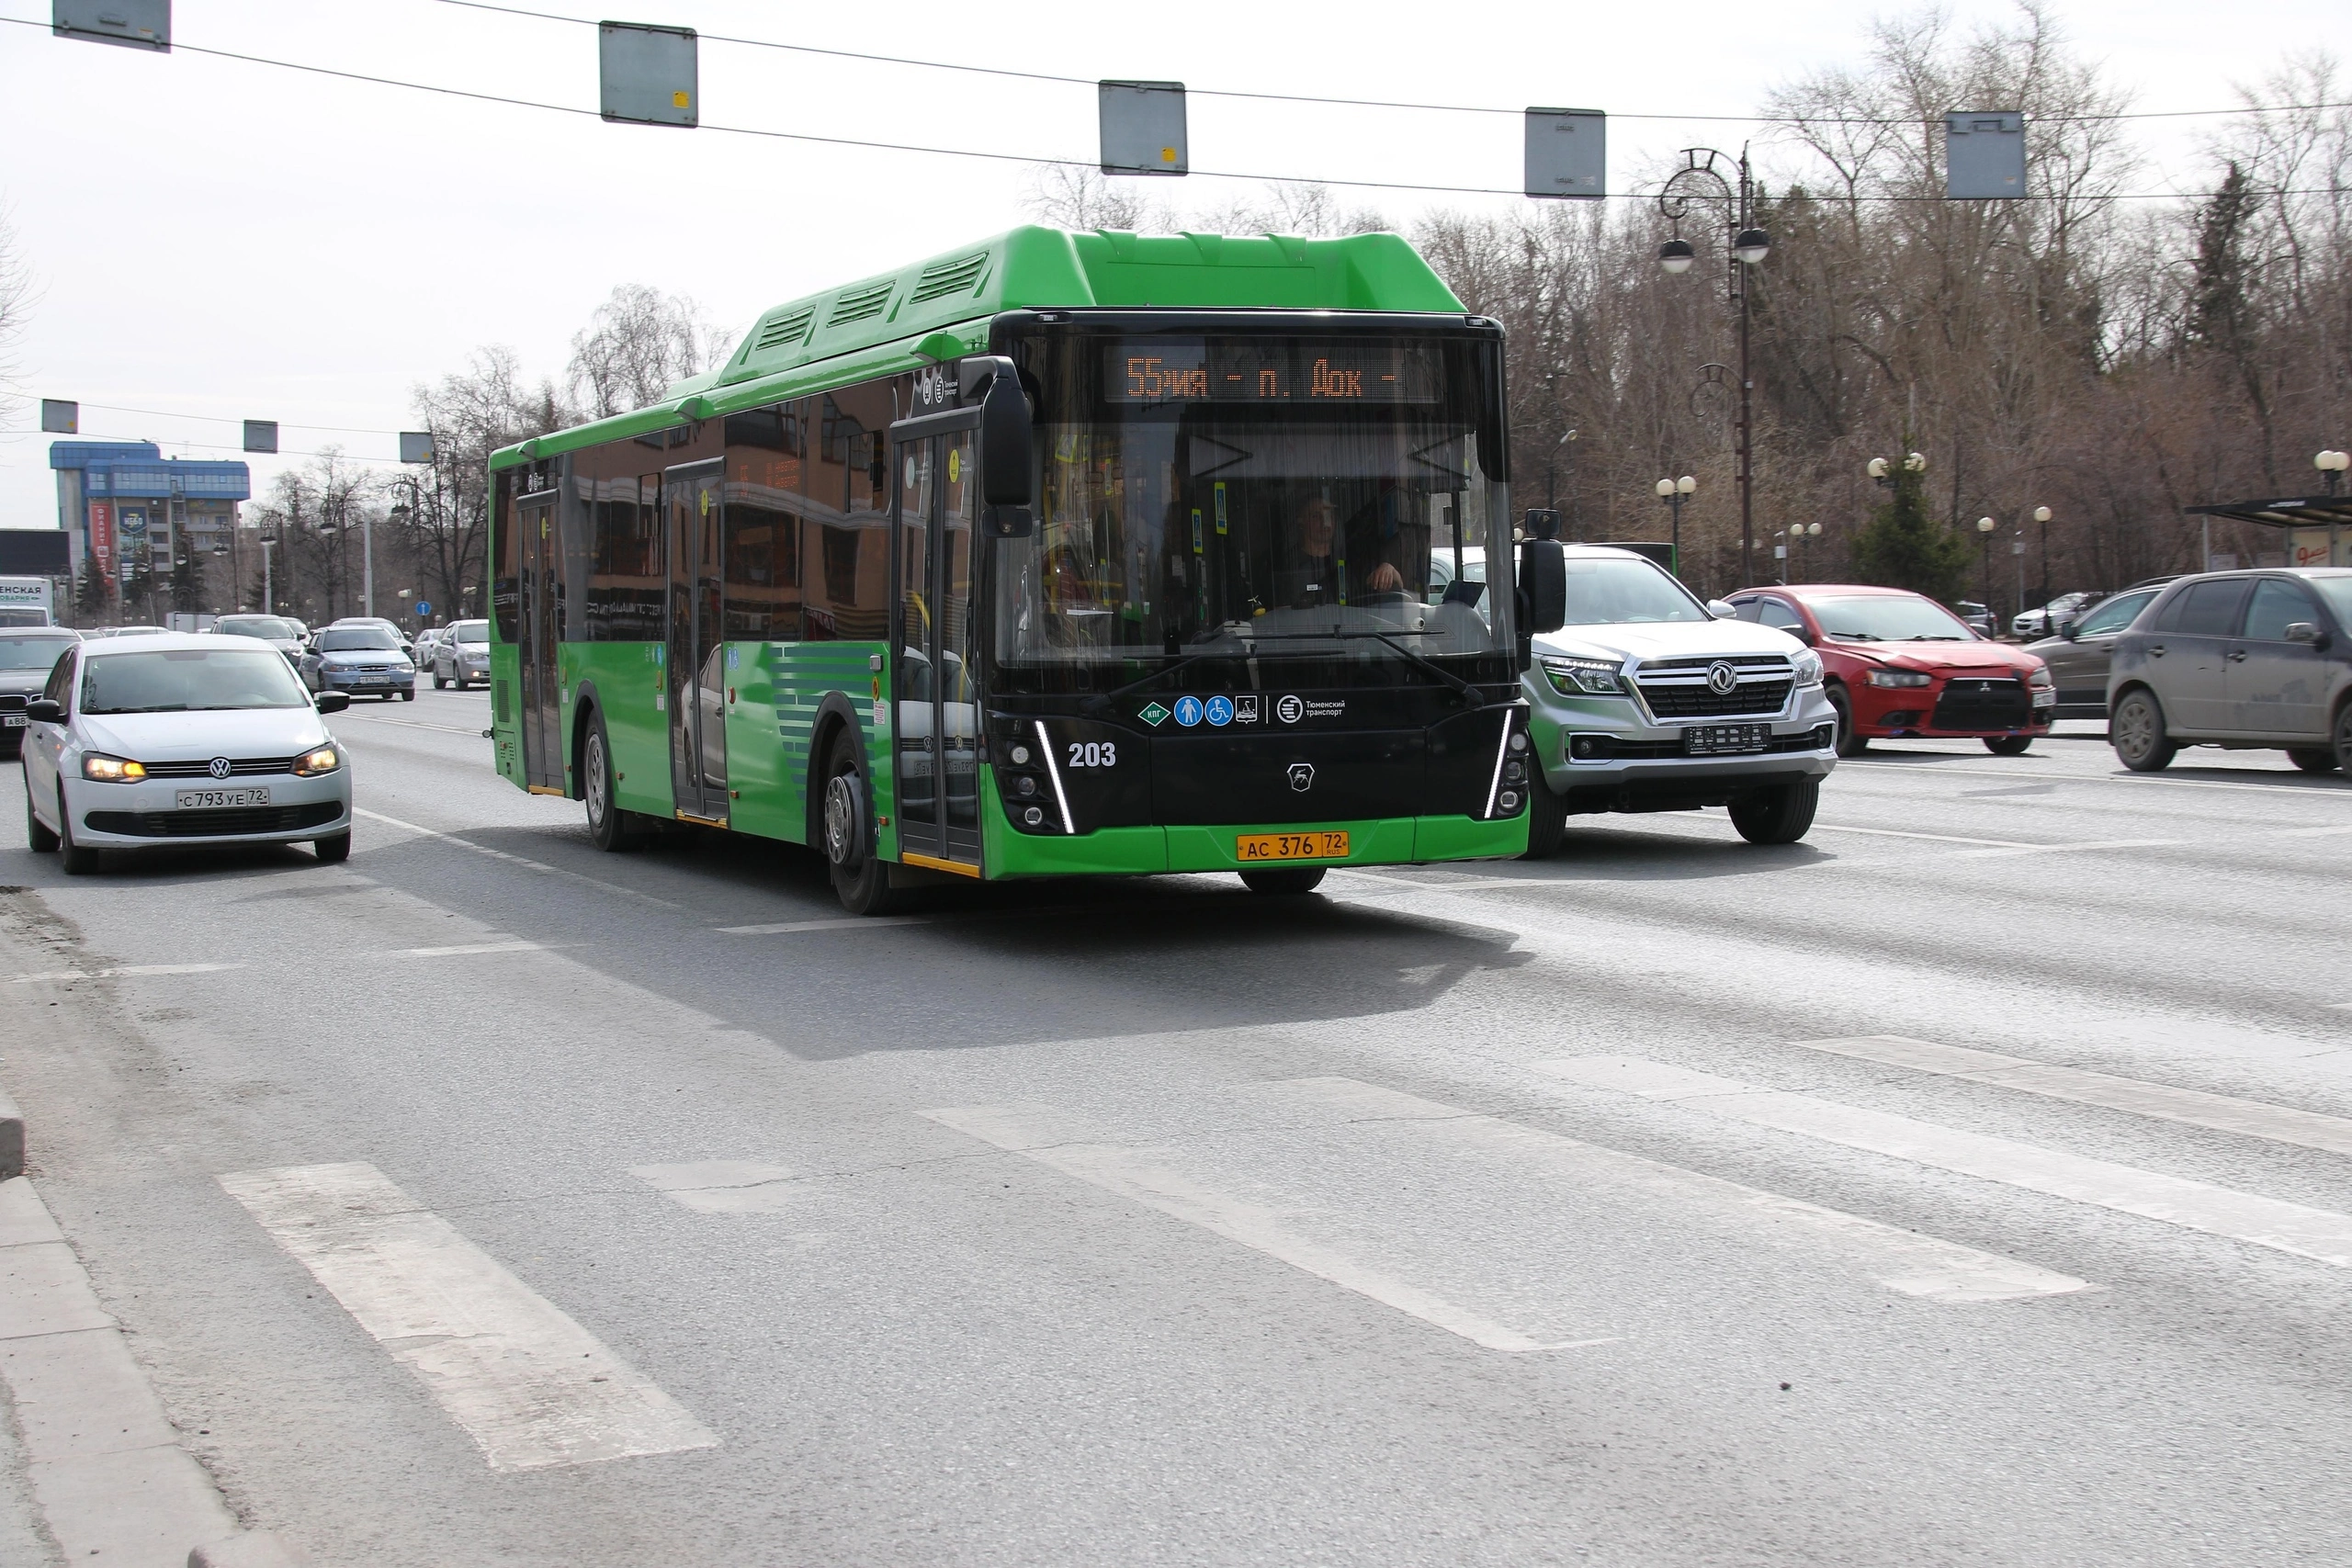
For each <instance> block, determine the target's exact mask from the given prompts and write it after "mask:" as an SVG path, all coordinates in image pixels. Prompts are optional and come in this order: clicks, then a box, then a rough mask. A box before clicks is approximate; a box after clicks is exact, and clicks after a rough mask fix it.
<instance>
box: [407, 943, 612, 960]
mask: <svg viewBox="0 0 2352 1568" xmlns="http://www.w3.org/2000/svg"><path fill="white" fill-rule="evenodd" d="M568 945H570V944H569V943H565V942H519V941H518V942H463V943H460V944H459V945H458V946H456V947H404V948H402V949H401V952H402V953H406V954H407V955H408V956H409V957H411V958H455V957H457V956H458V955H459V954H461V953H547V952H549V951H552V950H553V949H554V948H557V947H561V946H568Z"/></svg>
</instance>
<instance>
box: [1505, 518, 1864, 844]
mask: <svg viewBox="0 0 2352 1568" xmlns="http://www.w3.org/2000/svg"><path fill="white" fill-rule="evenodd" d="M1464 576H1465V577H1466V576H1467V573H1466V572H1465V573H1464ZM1567 582H1568V596H1567V622H1566V625H1565V626H1562V627H1561V628H1560V629H1559V630H1557V631H1553V632H1541V633H1538V634H1537V635H1536V637H1535V638H1534V642H1533V649H1534V654H1535V660H1534V662H1533V663H1532V665H1531V666H1530V667H1529V669H1528V671H1527V675H1526V677H1525V679H1524V681H1523V682H1522V684H1523V686H1524V688H1525V690H1526V693H1527V700H1528V704H1529V705H1530V707H1531V708H1532V713H1531V714H1530V722H1529V734H1530V736H1531V738H1532V740H1533V742H1534V755H1535V760H1536V762H1537V764H1538V766H1537V769H1536V773H1535V777H1534V780H1533V782H1532V789H1531V791H1530V798H1529V803H1528V809H1529V818H1528V833H1527V852H1528V854H1529V855H1530V856H1531V857H1533V856H1541V855H1548V854H1551V853H1553V852H1555V851H1556V850H1557V849H1558V848H1559V845H1560V835H1561V831H1562V829H1563V828H1564V827H1565V825H1566V820H1567V818H1569V817H1571V816H1574V815H1577V814H1580V813H1587V812H1602V811H1695V810H1698V809H1700V808H1701V807H1709V806H1721V807H1728V808H1729V812H1730V816H1731V823H1732V826H1733V827H1734V828H1735V829H1738V831H1739V835H1740V837H1742V838H1744V839H1746V840H1748V842H1750V843H1757V844H1787V843H1794V842H1795V841H1796V840H1799V839H1802V838H1803V837H1804V835H1805V833H1806V832H1807V831H1808V830H1810V829H1811V828H1812V826H1813V814H1814V809H1815V805H1816V803H1817V802H1818V801H1819V799H1820V795H1821V781H1822V780H1823V779H1824V778H1825V777H1826V776H1827V775H1828V773H1829V770H1830V769H1831V767H1832V766H1834V765H1835V762H1836V746H1837V728H1836V727H1837V716H1836V715H1835V714H1834V713H1833V712H1832V711H1831V710H1830V707H1829V705H1828V704H1827V703H1826V701H1825V700H1824V699H1823V695H1822V689H1821V660H1820V659H1819V657H1817V656H1816V655H1815V654H1814V653H1813V651H1812V650H1811V649H1806V648H1804V647H1801V646H1799V645H1798V644H1797V643H1795V642H1793V641H1792V640H1791V639H1790V638H1789V637H1786V636H1785V635H1783V634H1781V633H1780V632H1777V631H1771V630H1768V629H1766V628H1765V627H1763V626H1743V625H1742V624H1740V622H1739V621H1738V620H1737V619H1736V618H1733V617H1731V616H1729V615H1719V614H1718V613H1717V612H1716V608H1715V607H1713V606H1710V605H1709V604H1706V603H1705V602H1704V601H1702V600H1701V599H1699V598H1698V597H1697V596H1696V595H1694V594H1692V593H1691V591H1690V590H1689V589H1687V588H1685V587H1684V586H1683V585H1682V584H1681V583H1679V582H1678V581H1675V579H1674V577H1673V576H1672V575H1671V574H1670V573H1668V571H1667V570H1666V569H1665V568H1663V567H1661V566H1659V565H1657V563H1656V562H1655V561H1652V560H1649V559H1647V558H1644V557H1642V556H1639V555H1636V554H1634V552H1632V551H1630V550H1622V549H1612V548H1610V547H1605V546H1599V545H1571V546H1569V547H1568V548H1567Z"/></svg>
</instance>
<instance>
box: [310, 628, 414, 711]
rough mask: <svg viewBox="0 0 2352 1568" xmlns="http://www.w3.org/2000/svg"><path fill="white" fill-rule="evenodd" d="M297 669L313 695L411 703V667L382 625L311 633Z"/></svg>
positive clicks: (399, 642) (412, 669) (390, 633)
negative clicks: (347, 696) (395, 699)
mask: <svg viewBox="0 0 2352 1568" xmlns="http://www.w3.org/2000/svg"><path fill="white" fill-rule="evenodd" d="M297 668H298V669H300V671H301V673H302V683H303V684H304V685H306V686H308V687H310V688H311V690H312V691H314V692H347V693H349V694H351V695H353V696H372V697H382V698H384V699H385V700H386V701H388V702H389V701H390V699H391V698H393V697H395V696H397V697H399V698H400V699H401V701H402V702H414V701H415V700H416V666H415V664H414V663H413V662H411V660H410V659H409V656H408V654H407V652H406V650H404V649H402V648H401V639H400V637H398V636H397V635H396V634H395V633H394V632H393V630H392V628H391V627H390V626H380V625H377V624H373V623H363V624H361V625H357V626H345V625H343V624H342V623H341V622H337V623H336V624H334V626H326V627H323V628H322V629H321V630H319V631H316V632H313V633H312V634H311V640H310V641H309V642H308V643H307V644H305V645H304V648H303V651H302V657H301V659H300V660H299V661H298V664H297Z"/></svg>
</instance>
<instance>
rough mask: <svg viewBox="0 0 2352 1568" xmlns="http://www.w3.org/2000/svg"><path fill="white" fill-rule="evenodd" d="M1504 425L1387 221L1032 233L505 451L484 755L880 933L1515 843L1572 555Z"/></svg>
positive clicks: (1496, 365) (596, 826) (1465, 317)
mask: <svg viewBox="0 0 2352 1568" xmlns="http://www.w3.org/2000/svg"><path fill="white" fill-rule="evenodd" d="M1504 409H1505V404H1504V389H1503V373H1502V333H1501V329H1500V327H1499V326H1498V325H1497V324H1496V323H1495V322H1494V321H1489V320H1486V319H1484V318H1481V317H1479V316H1476V315H1474V314H1472V313H1470V312H1469V311H1467V310H1464V307H1463V305H1462V303H1461V301H1460V300H1458V299H1455V298H1454V297H1453V293H1452V292H1451V291H1450V290H1449V289H1448V288H1446V287H1445V286H1444V284H1443V283H1442V282H1441V281H1440V280H1439V279H1438V277H1437V276H1436V275H1435V274H1434V273H1432V272H1431V271H1430V268H1429V266H1428V265H1427V264H1426V263H1425V262H1424V261H1423V260H1422V259H1421V257H1420V256H1419V254H1417V253H1416V252H1415V251H1414V250H1413V249H1412V247H1411V246H1409V245H1408V244H1407V243H1405V242H1404V241H1402V240H1401V239H1398V238H1397V237H1396V236H1395V235H1391V234H1365V235H1358V236H1355V237H1352V238H1348V239H1339V240H1305V239H1298V238H1294V237H1288V236H1282V235H1261V236H1256V237H1249V238H1241V237H1232V236H1218V235H1209V234H1185V235H1152V236H1142V235H1136V234H1130V233H1125V232H1110V231H1104V232H1092V233H1071V232H1064V231H1059V230H1054V229H1046V228H1035V227H1029V228H1022V229H1017V230H1014V231H1012V232H1011V233H1008V234H1004V235H1001V236H1000V237H998V238H995V239H991V240H989V241H987V242H985V243H978V244H975V245H972V246H969V247H967V248H966V249H963V250H959V251H956V252H955V253H952V254H947V255H944V256H940V257H936V258H934V259H933V260H930V261H926V262H923V263H922V264H921V265H916V266H912V267H910V268H908V269H907V270H905V271H903V272H899V273H895V274H891V275H888V276H879V277H873V278H868V279H865V281H862V282H858V283H854V284H851V285H849V286H848V287H846V288H838V289H833V290H829V291H827V292H825V293H822V294H818V295H813V296H811V297H809V298H808V299H797V300H795V301H793V302H792V303H790V304H787V305H784V306H780V307H778V308H777V309H775V310H770V311H768V312H767V313H766V314H765V315H763V317H762V318H761V319H760V321H758V323H757V324H756V325H755V326H753V328H752V331H751V332H750V333H748V334H747V335H746V336H745V338H744V340H743V343H742V344H741V347H740V348H738V349H737V350H736V352H735V354H734V355H733V357H731V358H730V359H729V360H728V361H727V363H726V364H725V365H724V366H722V367H719V368H718V369H717V370H715V371H712V372H710V373H707V374H706V375H702V376H698V377H695V378H693V379H691V380H688V381H684V382H681V383H679V384H678V385H677V386H675V387H673V388H672V389H670V390H669V392H667V393H666V394H665V395H664V400H663V401H662V402H661V403H660V404H658V405H657V406H655V407H652V408H648V409H643V410H639V411H638V412H634V413H628V414H622V415H618V416H616V417H614V418H610V419H605V420H599V421H597V422H596V423H591V424H585V425H582V426H579V427H578V428H575V429H571V430H566V431H562V432H560V433H558V434H551V435H542V436H538V437H537V438H535V439H532V440H529V441H525V442H522V443H520V444H518V445H515V446H508V447H506V448H504V449H503V450H501V451H499V452H498V453H497V454H495V455H494V456H493V457H492V459H491V469H492V515H491V525H492V526H491V543H490V553H491V561H492V570H491V577H492V604H491V612H492V613H491V624H492V653H491V674H492V719H493V728H492V736H493V738H494V739H495V742H496V749H497V761H498V769H499V771H500V773H503V774H504V775H505V776H506V777H507V778H509V779H511V780H512V781H514V782H515V784H518V785H521V786H523V787H524V788H526V789H528V790H530V791H531V792H532V793H534V794H543V795H563V796H565V797H567V798H570V799H574V800H581V801H583V802H584V803H585V805H586V808H587V817H588V825H589V829H590V832H591V835H592V837H593V838H594V840H595V842H596V843H597V844H598V845H599V846H601V847H603V848H606V849H621V848H625V847H628V846H629V845H631V844H634V843H636V842H638V841H639V840H643V839H644V838H645V837H647V836H648V835H649V834H650V833H651V832H653V831H656V830H657V829H670V828H673V827H675V825H677V824H682V823H684V824H698V825H700V826H702V827H705V828H714V829H729V830H730V831H734V832H742V833H752V834H756V835H759V836H761V837H763V838H770V839H781V840H787V841H789V842H794V843H805V844H809V845H811V846H813V847H815V848H816V849H817V850H819V851H820V852H821V853H822V854H823V855H824V856H825V858H826V860H827V862H828V863H830V865H831V872H832V878H833V882H834V886H835V887H836V888H837V890H838V891H839V893H840V895H841V897H842V903H843V904H844V905H845V906H846V907H847V908H850V909H851V910H852V911H854V912H856V913H860V914H870V913H876V912H879V911H881V910H884V909H886V908H889V907H891V906H892V905H893V904H895V903H898V902H900V901H902V900H903V898H904V897H906V895H907V893H908V891H909V890H910V889H912V888H916V887H919V886H924V885H927V884H928V885H937V884H939V883H941V882H942V880H943V879H944V878H951V877H970V878H979V879H983V880H994V879H999V878H1005V877H1036V876H1067V875H1072V874H1122V875H1132V874H1150V873H1167V872H1235V873H1238V874H1240V876H1241V877H1242V879H1243V881H1244V882H1245V883H1247V884H1248V885H1249V886H1250V887H1251V888H1253V889H1255V890H1257V891H1259V892H1262V893H1297V892H1304V891H1306V890H1307V889H1309V888H1312V887H1313V886H1315V885H1316V883H1317V881H1318V880H1319V879H1320V878H1321V876H1322V874H1323V872H1324V870H1325V869H1326V868H1328V867H1330V866H1333V865H1359V866H1360V865H1374V864H1398V863H1425V862H1433V861H1452V860H1470V859H1478V858H1483V857H1493V856H1507V855H1515V854H1518V853H1520V852H1521V851H1522V850H1523V849H1524V848H1525V846H1526V842H1527V811H1526V802H1527V779H1528V769H1529V767H1530V766H1531V765H1532V759H1531V758H1530V757H1529V755H1528V752H1527V747H1528V737H1527V710H1526V706H1525V704H1524V702H1523V701H1522V700H1521V694H1520V690H1519V680H1520V674H1521V671H1522V670H1523V669H1524V668H1525V667H1526V660H1527V647H1526V640H1525V639H1526V637H1527V636H1528V634H1529V632H1530V630H1531V629H1535V630H1541V629H1544V626H1543V622H1544V615H1545V611H1544V605H1545V604H1547V603H1548V602H1551V601H1553V600H1555V597H1556V595H1555V593H1554V592H1552V587H1553V585H1552V583H1551V581H1550V580H1551V578H1552V577H1553V576H1554V575H1555V574H1556V572H1557V571H1558V570H1559V569H1558V567H1557V565H1556V559H1557V547H1556V546H1552V545H1526V546H1521V547H1517V548H1516V549H1514V547H1513V545H1512V539H1513V536H1514V530H1513V529H1512V527H1511V525H1510V521H1509V514H1508V505H1509V502H1508V492H1507V489H1506V483H1507V480H1508V478H1509V473H1508V467H1507V458H1506V447H1505V443H1506V429H1505V423H1506V422H1505V414H1504ZM1545 552H1549V553H1548V554H1546V553H1545ZM1514 565H1517V566H1518V567H1519V570H1518V572H1517V573H1516V574H1515V573H1514V570H1513V568H1514ZM1515 576H1517V577H1526V578H1540V579H1544V585H1543V588H1542V590H1541V591H1538V589H1537V587H1536V585H1535V584H1534V583H1533V582H1532V581H1530V582H1526V583H1521V584H1519V585H1516V586H1515V581H1514V580H1515ZM1563 581H1564V580H1563ZM1531 600H1532V602H1533V603H1534V604H1536V605H1537V606H1538V607H1537V608H1536V609H1535V610H1534V611H1533V612H1532V613H1531V612H1530V610H1529V608H1528V605H1529V603H1530V602H1531ZM1555 624H1556V623H1555Z"/></svg>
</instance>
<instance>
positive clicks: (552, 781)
mask: <svg viewBox="0 0 2352 1568" xmlns="http://www.w3.org/2000/svg"><path fill="white" fill-rule="evenodd" d="M515 513H516V516H515V525H516V526H517V527H518V528H519V529H520V530H521V532H522V536H523V537H522V540H521V544H522V547H523V550H522V555H523V559H522V568H523V570H522V578H523V584H522V586H523V595H522V597H523V605H522V609H523V626H522V631H523V646H522V647H521V648H520V649H517V650H516V651H517V653H518V654H519V655H520V658H519V660H517V662H518V663H519V664H520V666H521V670H522V677H523V681H522V694H523V712H522V720H523V783H524V784H525V785H526V787H527V788H529V789H531V790H533V791H536V792H540V793H547V794H555V795H561V794H563V793H564V779H563V671H562V669H561V667H560V665H559V663H558V662H557V655H558V645H559V644H560V642H561V641H562V636H563V634H562V628H561V627H560V625H559V624H558V623H559V620H560V617H561V615H562V613H563V612H562V605H561V604H560V602H559V599H558V593H559V590H558V588H557V586H556V584H557V573H558V570H559V568H560V564H561V563H560V558H559V555H558V552H557V549H556V539H555V498H554V497H553V496H546V497H541V498H536V499H535V498H530V497H526V498H525V499H524V500H523V502H522V503H521V504H520V505H519V506H517V507H516V509H515Z"/></svg>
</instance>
